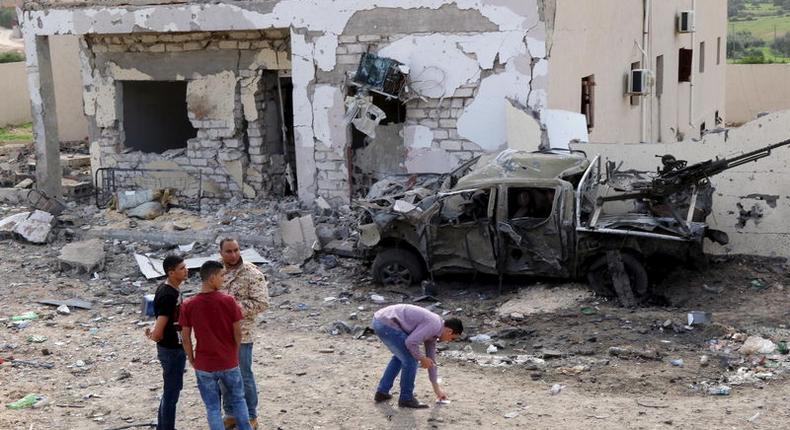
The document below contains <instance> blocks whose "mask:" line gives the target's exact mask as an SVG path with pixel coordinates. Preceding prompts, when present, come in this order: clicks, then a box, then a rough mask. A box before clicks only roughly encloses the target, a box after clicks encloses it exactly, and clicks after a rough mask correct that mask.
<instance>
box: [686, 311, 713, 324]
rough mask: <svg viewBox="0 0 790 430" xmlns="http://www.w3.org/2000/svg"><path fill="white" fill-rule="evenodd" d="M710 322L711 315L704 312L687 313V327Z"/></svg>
mask: <svg viewBox="0 0 790 430" xmlns="http://www.w3.org/2000/svg"><path fill="white" fill-rule="evenodd" d="M710 322H711V313H710V312H704V311H691V312H689V313H688V325H690V326H694V325H706V324H710Z"/></svg>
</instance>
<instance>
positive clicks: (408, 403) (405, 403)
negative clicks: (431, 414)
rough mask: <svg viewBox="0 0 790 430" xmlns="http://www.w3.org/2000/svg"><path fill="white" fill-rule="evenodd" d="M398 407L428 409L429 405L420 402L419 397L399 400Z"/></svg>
mask: <svg viewBox="0 0 790 430" xmlns="http://www.w3.org/2000/svg"><path fill="white" fill-rule="evenodd" d="M398 407H401V408H411V409H426V408H428V405H426V404H425V403H420V402H419V400H417V399H410V400H398Z"/></svg>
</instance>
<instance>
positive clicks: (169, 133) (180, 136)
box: [122, 81, 197, 153]
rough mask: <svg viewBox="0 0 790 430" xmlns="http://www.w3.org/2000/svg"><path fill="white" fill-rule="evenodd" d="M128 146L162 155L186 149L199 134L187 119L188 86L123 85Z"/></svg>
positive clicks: (142, 82) (127, 83) (124, 119)
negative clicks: (188, 142)
mask: <svg viewBox="0 0 790 430" xmlns="http://www.w3.org/2000/svg"><path fill="white" fill-rule="evenodd" d="M122 94H123V131H124V135H125V140H124V145H125V146H126V147H127V148H134V149H136V150H138V151H142V152H156V153H162V152H165V151H167V150H169V149H177V148H186V146H187V140H188V139H191V138H193V137H195V136H196V135H197V130H195V128H194V127H192V124H191V123H190V122H189V118H188V117H187V83H186V82H170V81H126V82H123V93H122Z"/></svg>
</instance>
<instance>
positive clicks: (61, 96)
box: [0, 36, 88, 141]
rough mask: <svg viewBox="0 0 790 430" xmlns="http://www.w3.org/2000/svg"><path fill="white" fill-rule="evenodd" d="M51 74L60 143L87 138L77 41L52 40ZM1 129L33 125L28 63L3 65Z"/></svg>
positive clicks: (0, 69) (66, 38) (0, 66)
mask: <svg viewBox="0 0 790 430" xmlns="http://www.w3.org/2000/svg"><path fill="white" fill-rule="evenodd" d="M50 49H51V52H52V69H53V70H52V74H53V77H54V79H55V103H56V104H57V115H58V136H59V138H60V140H61V141H75V140H82V139H85V138H86V137H88V121H87V120H86V119H85V115H83V113H82V79H81V77H80V65H79V56H78V49H79V48H78V44H77V38H76V37H74V36H53V37H52V38H51V40H50ZM0 94H2V97H3V100H2V102H0V126H4V125H9V124H11V125H16V124H22V123H26V122H30V95H29V94H28V91H27V72H26V71H25V63H24V62H19V63H6V64H0Z"/></svg>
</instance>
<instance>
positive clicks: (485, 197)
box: [439, 189, 491, 225]
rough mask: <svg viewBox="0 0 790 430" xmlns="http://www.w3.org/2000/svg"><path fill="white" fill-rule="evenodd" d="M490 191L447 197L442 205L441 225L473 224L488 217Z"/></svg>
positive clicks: (470, 192)
mask: <svg viewBox="0 0 790 430" xmlns="http://www.w3.org/2000/svg"><path fill="white" fill-rule="evenodd" d="M490 200H491V190H490V189H486V190H477V191H469V192H463V193H459V194H455V195H452V196H449V197H447V198H446V199H445V200H444V202H443V204H442V211H441V219H440V221H439V222H440V224H441V225H447V224H463V223H467V222H475V221H478V220H481V219H486V218H488V217H489V210H488V209H489V201H490Z"/></svg>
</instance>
